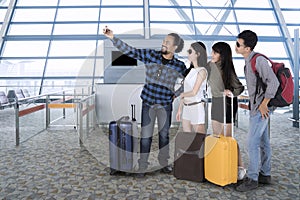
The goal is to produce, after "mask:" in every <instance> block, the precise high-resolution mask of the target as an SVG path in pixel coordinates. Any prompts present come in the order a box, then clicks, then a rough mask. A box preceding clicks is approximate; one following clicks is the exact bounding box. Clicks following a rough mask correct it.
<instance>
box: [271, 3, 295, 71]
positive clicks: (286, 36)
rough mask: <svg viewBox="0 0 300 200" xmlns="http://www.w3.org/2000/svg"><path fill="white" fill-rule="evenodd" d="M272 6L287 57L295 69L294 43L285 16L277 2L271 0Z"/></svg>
mask: <svg viewBox="0 0 300 200" xmlns="http://www.w3.org/2000/svg"><path fill="white" fill-rule="evenodd" d="M270 5H271V6H272V8H273V10H274V15H275V18H276V21H277V23H278V27H279V30H280V32H281V36H282V38H283V40H284V44H285V48H286V52H287V55H288V56H289V57H290V64H291V67H292V68H294V54H293V42H292V38H291V36H290V33H289V30H288V28H287V25H286V23H285V21H284V17H283V14H282V12H281V9H280V7H279V4H278V1H277V0H270Z"/></svg>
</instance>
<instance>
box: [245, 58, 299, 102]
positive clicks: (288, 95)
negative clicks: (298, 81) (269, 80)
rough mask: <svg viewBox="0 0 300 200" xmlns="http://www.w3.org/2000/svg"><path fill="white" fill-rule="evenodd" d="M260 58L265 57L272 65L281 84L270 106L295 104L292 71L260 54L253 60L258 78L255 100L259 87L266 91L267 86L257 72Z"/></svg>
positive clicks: (252, 66) (252, 65)
mask: <svg viewBox="0 0 300 200" xmlns="http://www.w3.org/2000/svg"><path fill="white" fill-rule="evenodd" d="M258 56H263V57H265V58H266V59H267V60H269V61H270V63H271V64H272V67H271V68H272V70H273V72H274V73H275V75H276V77H277V79H278V81H279V83H280V85H279V87H278V89H277V92H276V95H275V97H274V98H272V99H271V100H270V102H269V104H268V105H269V106H276V107H284V106H289V105H290V104H292V103H293V99H294V81H293V77H292V74H291V72H290V69H289V68H286V67H285V66H284V63H277V62H273V61H272V60H270V59H269V58H268V57H267V56H265V55H263V54H260V53H256V54H254V56H253V57H252V59H251V68H252V70H253V72H254V73H255V75H256V78H257V81H256V91H255V97H254V99H256V94H257V91H258V87H259V86H261V87H262V88H263V90H264V91H265V90H266V85H265V84H264V83H263V82H262V79H261V77H259V75H258V72H257V70H256V58H257V57H258ZM254 103H255V102H254Z"/></svg>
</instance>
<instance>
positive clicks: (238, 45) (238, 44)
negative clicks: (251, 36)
mask: <svg viewBox="0 0 300 200" xmlns="http://www.w3.org/2000/svg"><path fill="white" fill-rule="evenodd" d="M235 45H236V47H237V48H240V47H241V46H245V45H241V44H240V43H238V42H236V44H235Z"/></svg>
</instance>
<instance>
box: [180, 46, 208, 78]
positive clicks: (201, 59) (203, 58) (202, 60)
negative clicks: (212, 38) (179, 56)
mask: <svg viewBox="0 0 300 200" xmlns="http://www.w3.org/2000/svg"><path fill="white" fill-rule="evenodd" d="M191 47H192V48H193V49H194V51H195V52H196V53H199V54H200V56H198V57H197V63H198V66H199V67H205V68H206V65H207V53H206V46H205V44H204V43H202V42H194V43H192V44H191ZM192 68H194V65H193V63H191V65H190V67H189V68H188V69H187V70H186V71H185V74H184V76H185V77H186V76H187V75H188V73H189V72H190V71H191V69H192Z"/></svg>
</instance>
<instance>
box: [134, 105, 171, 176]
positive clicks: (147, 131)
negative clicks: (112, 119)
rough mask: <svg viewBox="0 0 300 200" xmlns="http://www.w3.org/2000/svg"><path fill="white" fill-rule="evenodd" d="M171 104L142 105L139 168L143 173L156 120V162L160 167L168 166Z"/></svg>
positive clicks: (146, 165)
mask: <svg viewBox="0 0 300 200" xmlns="http://www.w3.org/2000/svg"><path fill="white" fill-rule="evenodd" d="M171 117H172V103H171V104H169V105H167V106H161V105H158V104H155V105H148V104H146V103H144V102H143V104H142V125H141V126H142V131H141V140H140V153H141V156H140V159H139V168H140V170H141V171H144V170H146V169H147V167H148V164H149V163H148V158H149V154H150V150H151V143H152V137H153V132H154V125H155V121H156V119H157V125H158V135H159V143H158V145H159V154H158V161H159V164H160V165H161V167H166V166H167V165H168V159H169V158H170V155H169V129H170V126H171Z"/></svg>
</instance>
